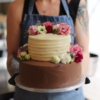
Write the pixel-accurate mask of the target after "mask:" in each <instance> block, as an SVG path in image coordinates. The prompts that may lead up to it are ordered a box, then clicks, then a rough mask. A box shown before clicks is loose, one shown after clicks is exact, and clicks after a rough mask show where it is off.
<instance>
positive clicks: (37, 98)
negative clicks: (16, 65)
mask: <svg viewBox="0 0 100 100" xmlns="http://www.w3.org/2000/svg"><path fill="white" fill-rule="evenodd" d="M61 2H62V4H63V7H64V10H65V12H66V15H61V16H47V15H39V14H32V11H33V8H34V7H33V6H34V5H33V4H34V3H35V0H30V3H29V8H28V14H25V16H24V20H23V22H22V26H21V44H20V45H21V46H22V45H24V44H25V43H27V41H28V35H27V34H25V33H26V30H28V27H29V26H30V25H34V24H36V23H37V22H38V21H41V22H42V23H43V22H46V21H50V22H64V23H67V24H68V25H70V26H71V31H72V33H74V24H73V21H72V18H71V17H70V14H69V9H68V5H67V3H66V1H65V0H61ZM71 41H72V42H73V43H74V37H71ZM14 100H85V99H84V96H83V93H82V88H79V89H78V90H77V91H76V90H72V91H66V92H58V93H37V92H30V91H26V90H23V89H21V88H19V87H17V86H16V90H15V97H14Z"/></svg>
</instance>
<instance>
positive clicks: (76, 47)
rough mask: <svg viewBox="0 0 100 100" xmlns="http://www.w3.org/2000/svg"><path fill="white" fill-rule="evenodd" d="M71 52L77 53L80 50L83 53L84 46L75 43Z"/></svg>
mask: <svg viewBox="0 0 100 100" xmlns="http://www.w3.org/2000/svg"><path fill="white" fill-rule="evenodd" d="M70 52H72V53H74V54H75V55H77V53H78V52H80V53H81V54H82V52H83V51H82V47H80V46H79V45H77V44H76V45H73V46H71V48H70Z"/></svg>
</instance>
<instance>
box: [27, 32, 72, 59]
mask: <svg viewBox="0 0 100 100" xmlns="http://www.w3.org/2000/svg"><path fill="white" fill-rule="evenodd" d="M70 42H71V39H70V35H66V36H61V35H54V34H44V35H35V36H31V35H30V36H29V40H28V51H29V54H30V55H31V59H32V60H38V61H51V58H52V57H53V56H60V55H61V54H63V53H66V52H67V51H69V48H70Z"/></svg>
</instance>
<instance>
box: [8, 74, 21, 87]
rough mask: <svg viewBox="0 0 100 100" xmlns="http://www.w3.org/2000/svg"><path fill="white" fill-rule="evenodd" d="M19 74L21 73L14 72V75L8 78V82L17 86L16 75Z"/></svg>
mask: <svg viewBox="0 0 100 100" xmlns="http://www.w3.org/2000/svg"><path fill="white" fill-rule="evenodd" d="M18 74H19V73H16V74H14V75H13V76H12V77H11V78H10V79H9V80H8V83H9V84H11V85H14V86H15V85H16V83H15V77H16V76H17V75H18Z"/></svg>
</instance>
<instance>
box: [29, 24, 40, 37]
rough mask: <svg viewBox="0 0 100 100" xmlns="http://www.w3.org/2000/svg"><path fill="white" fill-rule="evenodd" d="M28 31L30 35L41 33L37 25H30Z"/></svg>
mask: <svg viewBox="0 0 100 100" xmlns="http://www.w3.org/2000/svg"><path fill="white" fill-rule="evenodd" d="M28 33H29V34H30V35H37V34H39V32H38V29H37V26H35V25H32V26H30V27H29V29H28Z"/></svg>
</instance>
